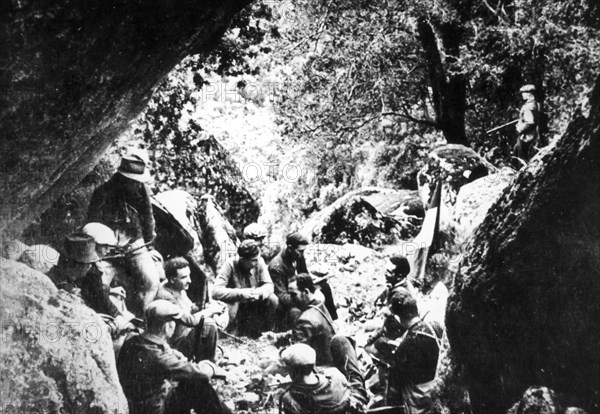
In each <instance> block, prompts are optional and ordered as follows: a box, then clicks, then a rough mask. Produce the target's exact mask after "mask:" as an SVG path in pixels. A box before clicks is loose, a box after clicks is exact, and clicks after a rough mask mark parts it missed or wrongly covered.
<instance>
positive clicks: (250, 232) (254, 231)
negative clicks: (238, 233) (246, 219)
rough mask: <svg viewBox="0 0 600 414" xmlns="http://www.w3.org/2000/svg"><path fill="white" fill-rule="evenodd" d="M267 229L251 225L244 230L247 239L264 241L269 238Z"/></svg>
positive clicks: (260, 225)
mask: <svg viewBox="0 0 600 414" xmlns="http://www.w3.org/2000/svg"><path fill="white" fill-rule="evenodd" d="M267 233H268V232H267V229H266V228H265V226H263V225H262V224H258V223H251V224H248V225H247V226H246V228H245V229H244V238H245V239H263V238H265V237H267Z"/></svg>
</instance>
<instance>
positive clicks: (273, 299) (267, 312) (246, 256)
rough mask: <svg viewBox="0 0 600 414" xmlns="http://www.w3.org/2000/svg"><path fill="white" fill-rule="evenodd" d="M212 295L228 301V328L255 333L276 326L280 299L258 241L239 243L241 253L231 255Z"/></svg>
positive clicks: (242, 332) (249, 333) (223, 267)
mask: <svg viewBox="0 0 600 414" xmlns="http://www.w3.org/2000/svg"><path fill="white" fill-rule="evenodd" d="M212 297H213V299H215V300H220V301H223V302H225V303H227V305H228V308H229V328H228V329H230V330H232V331H235V332H236V333H238V334H242V335H248V336H254V337H257V336H260V334H261V332H263V331H264V330H272V329H273V325H274V320H275V311H276V310H277V305H278V303H279V301H278V299H277V296H275V295H274V294H273V282H272V281H271V277H270V276H269V270H268V269H267V265H266V264H265V261H264V260H263V259H262V257H260V247H259V245H258V243H256V242H255V241H254V240H244V241H243V242H242V243H241V244H240V246H239V247H238V257H237V258H231V259H229V260H228V261H227V262H226V263H225V264H224V265H223V266H222V267H221V269H220V270H219V273H218V275H217V278H216V280H215V283H214V287H213V291H212Z"/></svg>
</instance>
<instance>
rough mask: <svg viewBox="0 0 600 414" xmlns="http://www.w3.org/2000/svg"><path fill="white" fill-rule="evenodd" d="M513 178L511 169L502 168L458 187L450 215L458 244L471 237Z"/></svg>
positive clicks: (513, 172)
mask: <svg viewBox="0 0 600 414" xmlns="http://www.w3.org/2000/svg"><path fill="white" fill-rule="evenodd" d="M514 177H515V171H514V170H513V169H511V168H503V169H501V170H500V171H498V172H497V173H494V174H490V175H486V176H485V177H482V178H478V179H477V180H475V181H473V182H471V183H468V184H465V185H463V186H462V187H460V189H459V191H458V195H457V197H456V204H455V205H454V209H453V210H454V211H453V214H452V219H453V221H454V222H455V224H456V226H455V227H456V230H457V235H458V236H459V240H458V242H459V243H461V242H463V241H465V240H468V239H469V238H470V237H471V235H472V234H473V232H474V231H475V229H476V228H477V227H478V226H479V225H480V224H481V223H482V222H483V220H484V219H485V216H486V215H487V212H488V210H489V208H490V207H491V206H492V205H493V204H494V203H495V202H496V200H498V197H500V195H501V194H502V192H503V191H504V189H505V188H506V187H508V186H509V185H510V183H512V180H513V178H514Z"/></svg>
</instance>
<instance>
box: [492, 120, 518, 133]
mask: <svg viewBox="0 0 600 414" xmlns="http://www.w3.org/2000/svg"><path fill="white" fill-rule="evenodd" d="M517 122H519V120H518V119H515V120H514V121H510V122H507V123H506V124H502V125H500V126H497V127H495V128H492V129H490V130H489V131H486V132H485V134H486V135H487V134H491V133H492V132H496V131H498V130H500V129H502V128H506V127H507V126H511V125H514V124H516V123H517Z"/></svg>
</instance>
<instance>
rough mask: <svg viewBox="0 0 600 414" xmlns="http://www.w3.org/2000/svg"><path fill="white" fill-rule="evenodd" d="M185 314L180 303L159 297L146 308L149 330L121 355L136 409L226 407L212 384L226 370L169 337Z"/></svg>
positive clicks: (141, 412) (146, 412) (155, 412)
mask: <svg viewBox="0 0 600 414" xmlns="http://www.w3.org/2000/svg"><path fill="white" fill-rule="evenodd" d="M180 317H181V312H180V309H179V307H177V305H175V304H173V303H171V302H168V301H166V300H160V299H159V300H156V301H154V302H152V303H151V304H150V305H148V307H147V308H146V331H145V332H144V333H142V334H141V335H137V336H134V337H133V338H131V339H128V340H127V341H125V344H123V347H122V348H121V352H120V353H119V357H118V360H117V371H118V373H119V380H120V382H121V385H122V387H123V391H124V393H125V396H126V397H127V401H128V403H129V413H130V414H169V413H189V412H190V410H192V409H194V410H195V412H197V413H211V414H212V413H215V414H221V413H224V412H225V411H226V409H225V408H224V407H223V406H222V404H221V402H220V400H219V397H218V396H217V394H216V392H215V390H214V389H213V387H212V385H211V384H210V382H209V380H210V379H211V378H219V377H221V378H222V377H224V374H225V372H224V371H223V370H222V369H221V368H219V367H218V366H217V365H215V364H213V363H212V362H210V361H200V362H198V363H196V362H191V361H189V360H188V359H187V358H186V357H185V356H184V355H183V354H182V353H181V352H179V351H177V350H174V349H172V348H171V347H170V346H169V344H168V340H169V338H170V337H171V336H172V335H173V332H175V327H176V321H178V320H179V318H180Z"/></svg>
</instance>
